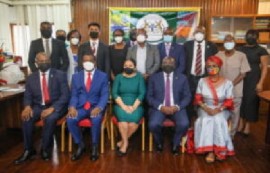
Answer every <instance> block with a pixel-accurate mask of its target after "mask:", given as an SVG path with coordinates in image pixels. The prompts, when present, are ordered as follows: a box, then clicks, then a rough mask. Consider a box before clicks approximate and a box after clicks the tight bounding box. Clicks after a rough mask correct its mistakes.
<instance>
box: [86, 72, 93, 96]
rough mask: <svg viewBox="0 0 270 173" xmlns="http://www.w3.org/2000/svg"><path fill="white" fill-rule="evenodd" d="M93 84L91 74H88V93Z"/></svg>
mask: <svg viewBox="0 0 270 173" xmlns="http://www.w3.org/2000/svg"><path fill="white" fill-rule="evenodd" d="M91 83H92V80H91V73H90V72H88V74H87V80H86V91H87V92H89V91H90V88H91Z"/></svg>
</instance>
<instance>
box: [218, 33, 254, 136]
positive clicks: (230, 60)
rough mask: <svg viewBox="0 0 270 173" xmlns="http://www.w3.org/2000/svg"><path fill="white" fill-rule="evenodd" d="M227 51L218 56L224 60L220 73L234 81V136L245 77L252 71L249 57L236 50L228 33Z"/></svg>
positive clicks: (232, 118) (232, 116)
mask: <svg viewBox="0 0 270 173" xmlns="http://www.w3.org/2000/svg"><path fill="white" fill-rule="evenodd" d="M223 46H224V49H225V51H219V52H218V53H217V56H218V57H220V59H221V60H222V61H223V64H224V65H223V66H221V69H220V75H221V76H223V77H225V78H227V79H229V80H230V81H232V83H233V85H234V88H233V96H234V100H233V102H234V110H233V111H232V114H231V122H232V128H231V132H230V134H231V136H232V138H233V137H234V135H235V133H236V130H237V128H238V123H239V118H240V105H241V102H242V97H243V79H244V77H245V76H246V73H247V72H249V71H250V67H249V63H248V61H247V57H246V55H245V54H244V53H242V52H239V51H237V50H235V40H234V37H233V36H232V35H226V36H225V39H224V44H223Z"/></svg>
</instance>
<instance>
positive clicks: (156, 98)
mask: <svg viewBox="0 0 270 173" xmlns="http://www.w3.org/2000/svg"><path fill="white" fill-rule="evenodd" d="M172 88H173V98H174V104H175V105H178V106H179V107H180V109H184V108H185V107H186V106H187V105H188V104H189V102H190V101H191V94H190V90H189V85H188V80H187V78H186V76H185V75H183V74H180V73H175V72H174V75H173V87H172ZM164 97H165V83H164V75H163V72H159V73H156V74H154V75H152V76H151V77H150V79H149V82H148V90H147V96H146V99H147V102H148V104H149V105H150V106H151V109H158V107H159V105H162V104H163V101H164Z"/></svg>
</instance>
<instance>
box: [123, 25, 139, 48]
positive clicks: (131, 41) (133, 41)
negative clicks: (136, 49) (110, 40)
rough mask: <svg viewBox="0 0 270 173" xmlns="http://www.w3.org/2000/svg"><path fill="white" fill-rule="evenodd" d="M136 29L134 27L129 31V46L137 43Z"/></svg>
mask: <svg viewBox="0 0 270 173" xmlns="http://www.w3.org/2000/svg"><path fill="white" fill-rule="evenodd" d="M136 31H137V30H136V29H132V30H130V32H129V41H127V43H126V44H127V46H128V47H132V46H135V45H136V44H137V41H136V40H137V33H136Z"/></svg>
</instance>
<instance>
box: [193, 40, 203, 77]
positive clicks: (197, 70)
mask: <svg viewBox="0 0 270 173" xmlns="http://www.w3.org/2000/svg"><path fill="white" fill-rule="evenodd" d="M195 73H196V75H200V74H201V73H202V49H201V44H200V43H199V44H198V48H197V54H196V66H195Z"/></svg>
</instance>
